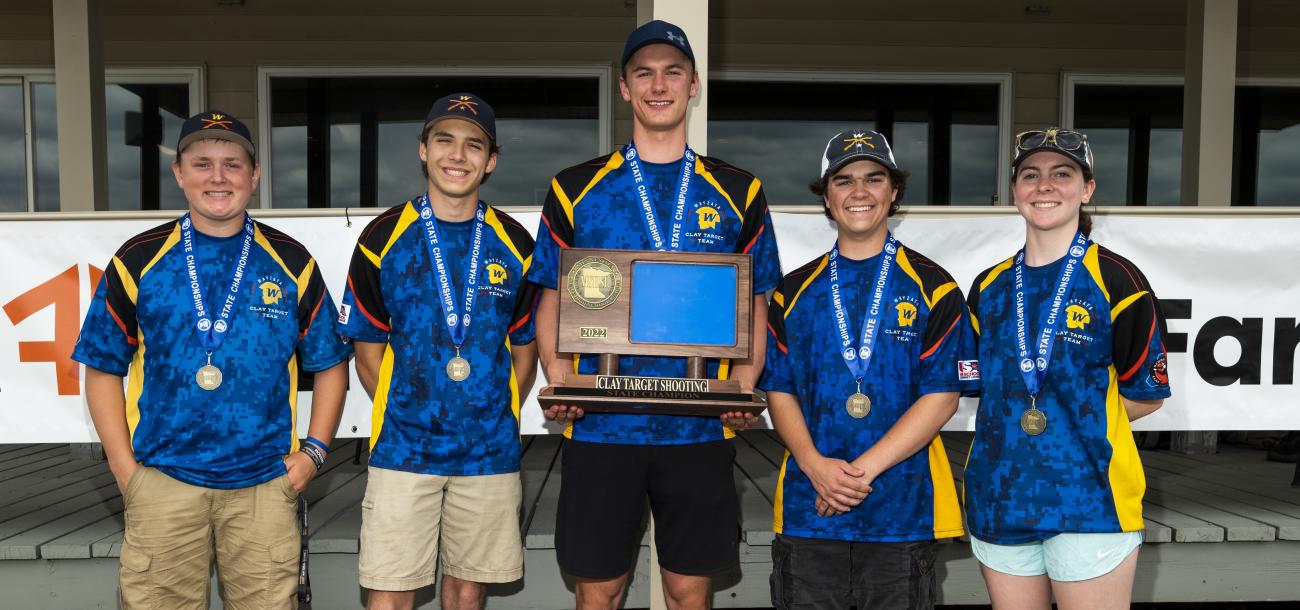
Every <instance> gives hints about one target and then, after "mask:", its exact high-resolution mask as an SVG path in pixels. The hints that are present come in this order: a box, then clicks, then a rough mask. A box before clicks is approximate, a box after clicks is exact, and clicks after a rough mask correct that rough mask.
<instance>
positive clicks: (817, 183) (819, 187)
mask: <svg viewBox="0 0 1300 610" xmlns="http://www.w3.org/2000/svg"><path fill="white" fill-rule="evenodd" d="M881 167H884V166H881ZM885 171H886V172H889V185H890V186H891V187H892V188H896V189H898V194H897V195H895V196H894V200H893V201H892V202H890V204H889V215H890V216H893V215H894V213H895V212H897V211H898V206H899V203H898V202H900V201H902V200H903V193H906V192H907V177H908V176H911V175H912V172H909V171H907V170H900V169H889V168H888V167H886V168H885ZM830 178H831V177H830V174H827V175H825V176H822V177H820V178H816V179H814V180H813V181H812V182H809V183H808V190H810V191H812V194H814V195H816V196H817V198H818V199H821V200H822V214H825V215H826V217H827V218H829V219H831V220H835V217H834V216H831V209H830V208H829V207H827V205H826V184H827V183H828V182H829V181H830Z"/></svg>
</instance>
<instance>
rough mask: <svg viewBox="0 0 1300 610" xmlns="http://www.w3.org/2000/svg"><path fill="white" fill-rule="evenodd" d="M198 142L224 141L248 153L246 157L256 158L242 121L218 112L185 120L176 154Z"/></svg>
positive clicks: (251, 137)
mask: <svg viewBox="0 0 1300 610" xmlns="http://www.w3.org/2000/svg"><path fill="white" fill-rule="evenodd" d="M199 140H226V141H228V142H234V143H235V144H238V145H240V146H242V147H244V150H246V151H248V156H250V157H253V158H254V159H256V158H257V150H256V148H255V147H254V146H253V136H252V134H251V133H250V132H249V131H248V126H247V125H244V123H243V121H240V120H239V119H237V118H235V117H233V116H231V115H229V114H226V113H224V112H222V111H220V110H209V111H207V112H200V113H198V114H196V115H194V116H192V117H190V118H188V119H186V120H185V123H184V124H183V125H181V137H180V139H178V140H177V141H176V152H177V153H180V152H181V151H182V150H185V147H186V146H189V145H190V144H193V143H194V142H197V141H199Z"/></svg>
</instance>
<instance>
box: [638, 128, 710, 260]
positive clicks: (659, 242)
mask: <svg viewBox="0 0 1300 610" xmlns="http://www.w3.org/2000/svg"><path fill="white" fill-rule="evenodd" d="M623 159H624V160H626V161H627V165H628V168H629V169H631V170H632V184H633V186H634V187H635V190H636V194H637V199H638V200H639V201H640V203H641V220H642V222H644V223H645V232H646V235H647V236H648V237H649V238H650V247H651V248H653V249H655V250H659V251H668V252H680V251H681V249H682V226H683V225H685V224H686V202H687V200H688V199H690V195H691V175H692V174H694V173H695V152H694V151H692V150H691V147H689V146H687V147H686V152H685V153H684V154H682V171H681V178H680V179H678V181H677V204H676V205H675V206H674V207H673V222H672V225H670V226H671V227H672V228H671V230H670V232H669V234H668V237H667V238H666V239H665V237H664V234H663V229H662V227H661V225H660V224H659V214H658V212H656V211H655V205H654V202H653V201H651V200H650V187H649V185H647V184H646V180H645V173H644V171H643V170H642V169H641V161H640V158H639V156H638V155H637V152H636V143H635V142H629V143H628V145H627V146H625V147H624V148H623Z"/></svg>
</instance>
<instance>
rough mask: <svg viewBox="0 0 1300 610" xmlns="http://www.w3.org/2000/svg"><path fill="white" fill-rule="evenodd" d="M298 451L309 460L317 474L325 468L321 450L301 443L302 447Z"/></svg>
mask: <svg viewBox="0 0 1300 610" xmlns="http://www.w3.org/2000/svg"><path fill="white" fill-rule="evenodd" d="M298 450H299V451H300V452H302V453H305V454H307V457H308V458H309V459H311V463H312V464H313V465H315V466H316V471H317V472H319V471H320V469H321V468H323V467H324V466H325V455H324V454H323V453H321V450H320V449H317V448H316V446H315V445H309V444H307V443H303V445H302V447H300V448H299V449H298Z"/></svg>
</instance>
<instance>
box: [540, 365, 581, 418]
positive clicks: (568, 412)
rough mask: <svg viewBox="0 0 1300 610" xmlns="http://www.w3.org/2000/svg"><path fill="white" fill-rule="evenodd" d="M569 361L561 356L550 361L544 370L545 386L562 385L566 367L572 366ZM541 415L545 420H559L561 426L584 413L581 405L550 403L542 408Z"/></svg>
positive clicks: (565, 375) (566, 373) (566, 371)
mask: <svg viewBox="0 0 1300 610" xmlns="http://www.w3.org/2000/svg"><path fill="white" fill-rule="evenodd" d="M570 362H571V361H570V360H568V359H563V358H556V359H555V360H553V361H551V363H550V365H549V366H547V367H546V371H545V372H546V382H547V385H546V388H551V387H555V386H563V385H564V380H565V378H567V377H568V369H569V367H570V366H572V365H571V364H570ZM546 388H543V389H546ZM542 415H543V416H545V417H546V420H547V421H553V422H559V424H560V425H561V426H567V425H569V424H571V423H573V422H574V420H577V419H579V418H581V417H582V416H583V415H584V413H583V410H582V408H581V407H576V406H572V405H551V406H549V407H543V408H542Z"/></svg>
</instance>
